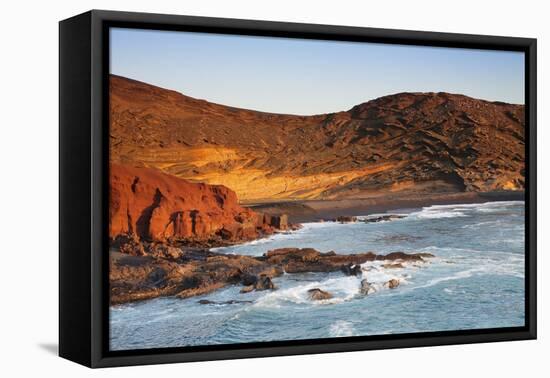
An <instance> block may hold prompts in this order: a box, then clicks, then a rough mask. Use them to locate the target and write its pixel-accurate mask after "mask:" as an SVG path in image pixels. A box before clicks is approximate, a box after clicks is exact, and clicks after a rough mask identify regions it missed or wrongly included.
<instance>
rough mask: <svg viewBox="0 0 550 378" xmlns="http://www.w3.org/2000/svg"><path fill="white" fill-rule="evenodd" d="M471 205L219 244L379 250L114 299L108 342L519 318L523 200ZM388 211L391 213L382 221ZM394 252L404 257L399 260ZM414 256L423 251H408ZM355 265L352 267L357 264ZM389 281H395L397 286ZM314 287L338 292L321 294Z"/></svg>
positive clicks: (400, 211)
mask: <svg viewBox="0 0 550 378" xmlns="http://www.w3.org/2000/svg"><path fill="white" fill-rule="evenodd" d="M464 202H477V203H455V204H445V205H431V206H416V207H415V206H410V207H402V208H398V207H391V209H392V210H391V211H387V212H382V211H381V212H380V213H379V214H376V213H375V214H372V213H369V212H368V211H364V212H363V214H354V215H358V217H357V221H355V222H332V221H325V222H305V223H303V224H302V228H301V229H298V230H294V231H286V232H276V233H274V234H272V235H269V236H267V237H263V238H260V239H255V240H252V241H248V242H245V243H241V244H235V245H227V246H221V247H216V248H211V249H210V253H213V254H215V255H218V254H221V255H223V256H244V257H246V256H249V257H250V258H254V259H256V258H260V260H261V259H264V258H265V257H262V256H264V254H266V253H268V255H269V252H268V251H272V252H271V253H272V254H273V257H272V258H274V257H276V253H273V251H277V250H281V249H285V248H286V249H290V248H302V249H306V248H311V249H315V250H316V251H319V252H321V253H322V254H321V255H320V256H321V257H319V256H318V257H316V258H318V259H319V258H320V259H321V261H324V260H323V259H328V260H330V259H333V260H330V261H335V260H334V259H336V258H339V256H349V257H348V259H349V258H351V256H352V255H357V254H364V253H367V252H369V251H372V252H373V253H374V254H375V256H376V257H375V258H372V259H370V258H367V259H366V260H365V261H363V260H364V259H363V260H361V261H359V262H360V274H357V272H351V273H350V272H349V271H347V272H346V271H343V270H342V269H340V268H339V266H338V268H335V269H332V268H331V269H329V270H328V271H322V270H319V271H303V272H296V273H291V272H287V271H283V272H281V274H276V275H274V276H273V277H272V279H271V281H272V284H273V285H274V287H275V288H276V289H273V288H268V289H266V290H250V291H249V292H243V285H242V284H241V283H235V284H232V285H223V286H220V287H219V289H217V290H212V291H209V292H208V293H205V294H201V293H195V294H196V295H190V296H188V297H175V296H161V297H157V298H154V299H148V300H143V301H136V302H127V303H122V304H114V305H112V306H111V309H110V347H111V349H112V350H125V349H142V348H158V347H172V346H190V345H211V344H234V343H247V342H257V341H271V340H294V339H311V338H325V337H342V336H358V335H379V334H389V333H391V334H394V333H408V332H430V331H442V330H456V329H479V328H495V327H513V326H522V325H524V315H525V313H524V290H525V288H524V278H525V251H524V241H525V228H524V212H525V209H524V206H525V205H524V202H523V201H521V200H513V201H509V200H507V201H502V200H501V201H493V202H481V203H480V202H479V201H464ZM355 205H356V204H355ZM373 211H377V210H376V209H373ZM390 214H391V215H393V216H394V217H392V218H391V219H388V220H385V219H386V218H383V217H386V216H388V215H390ZM289 217H290V219H292V214H290V215H289ZM327 219H328V218H327ZM373 220H380V221H373ZM336 236H337V237H336ZM331 251H334V252H335V254H336V257H335V256H334V255H330V253H329V252H331ZM395 252H403V253H404V254H403V255H398V256H396V257H395V258H393V257H392V255H391V254H392V253H395ZM327 253H328V254H327ZM323 254H326V257H324V255H323ZM415 254H420V255H418V256H419V258H411V257H408V256H413V255H415ZM308 256H309V255H308ZM378 256H382V257H380V258H378ZM383 256H386V258H383ZM420 256H423V257H420ZM431 256H433V257H431ZM268 260H269V259H268ZM328 260H327V261H328ZM338 261H339V260H338ZM346 261H348V260H346ZM350 261H351V260H350ZM330 264H332V262H331V263H330ZM330 264H329V265H330ZM350 268H353V269H355V264H351V265H350ZM161 278H162V277H159V279H161ZM365 281H366V282H368V284H369V289H368V290H367V292H366V293H365V290H364V288H365V284H364V282H365ZM392 281H393V282H396V284H395V287H394V286H393V285H389V284H388V283H389V282H392ZM316 289H319V291H320V292H322V293H328V294H329V295H330V297H329V296H327V297H323V298H314V297H313V294H312V293H318V292H316V291H315V290H316ZM370 289H372V290H370ZM245 291H246V290H245ZM365 294H366V295H365ZM144 299H145V298H144Z"/></svg>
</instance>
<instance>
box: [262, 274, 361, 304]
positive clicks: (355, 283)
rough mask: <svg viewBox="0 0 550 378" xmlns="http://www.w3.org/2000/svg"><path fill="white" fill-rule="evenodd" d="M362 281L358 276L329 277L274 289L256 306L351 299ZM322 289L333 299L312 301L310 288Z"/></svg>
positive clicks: (330, 302) (338, 301)
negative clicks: (309, 292)
mask: <svg viewBox="0 0 550 378" xmlns="http://www.w3.org/2000/svg"><path fill="white" fill-rule="evenodd" d="M360 283H361V281H360V280H358V279H357V278H356V277H337V278H329V279H327V280H324V281H313V282H308V283H304V284H301V285H297V286H294V287H291V288H287V289H279V290H276V291H272V292H270V293H268V294H266V295H264V296H263V297H261V298H259V299H258V300H257V301H256V302H255V304H254V305H255V306H260V307H271V308H278V307H281V306H282V305H284V304H285V303H294V304H311V305H327V304H336V303H342V302H345V301H349V300H350V299H353V297H354V296H355V295H356V294H357V293H358V292H359V286H360ZM315 288H318V289H321V290H324V291H327V292H329V293H331V294H332V295H333V298H331V299H325V300H317V301H312V300H311V299H309V294H308V290H310V289H315Z"/></svg>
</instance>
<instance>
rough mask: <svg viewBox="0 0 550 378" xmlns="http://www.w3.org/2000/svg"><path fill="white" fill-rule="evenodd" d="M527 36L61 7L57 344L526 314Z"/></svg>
mask: <svg viewBox="0 0 550 378" xmlns="http://www.w3.org/2000/svg"><path fill="white" fill-rule="evenodd" d="M535 94H536V40H534V39H526V38H513V37H494V36H480V35H462V34H443V33H432V32H414V31H401V30H382V29H369V28H355V27H341V26H326V25H307V24H292V23H279V22H264V21H247V20H232V19H216V18H201V17H186V16H171V15H157V14H142V13H124V12H110V11H90V12H88V13H85V14H82V15H79V16H75V17H73V18H70V19H67V20H64V21H62V22H61V23H60V327H59V328H60V335H59V339H60V355H61V356H62V357H65V358H68V359H70V360H73V361H76V362H78V363H81V364H84V365H87V366H91V367H105V366H116V365H135V364H152V363H166V362H181V361H198V360H213V359H229V358H242V357H261V356H275V355H290V354H305V353H322V352H337V351H351V350H367V349H380V348H398V347H413V346H428V345H430V346H431V345H444V344H455V343H474V342H489V341H505V340H522V339H532V338H535V337H536V246H535V240H536V238H535V227H536V225H535V219H536V195H535V188H536V182H535V180H536V177H535V172H536V170H535V156H536V154H535V147H536V146H535V141H536V139H535V122H536V120H535V115H536V96H535Z"/></svg>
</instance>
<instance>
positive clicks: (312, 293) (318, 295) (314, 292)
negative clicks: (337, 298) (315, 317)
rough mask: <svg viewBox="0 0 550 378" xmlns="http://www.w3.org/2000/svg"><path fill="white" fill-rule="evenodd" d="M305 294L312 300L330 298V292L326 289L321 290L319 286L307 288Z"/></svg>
mask: <svg viewBox="0 0 550 378" xmlns="http://www.w3.org/2000/svg"><path fill="white" fill-rule="evenodd" d="M307 294H308V296H309V299H311V300H313V301H321V300H324V299H330V298H332V294H331V293H329V292H326V291H323V290H321V289H319V288H315V289H309V290H308V291H307Z"/></svg>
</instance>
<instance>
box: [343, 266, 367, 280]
mask: <svg viewBox="0 0 550 378" xmlns="http://www.w3.org/2000/svg"><path fill="white" fill-rule="evenodd" d="M342 272H343V273H344V274H345V275H346V276H356V277H360V276H361V275H362V274H363V270H362V269H361V265H359V264H352V263H350V264H347V265H342Z"/></svg>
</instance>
